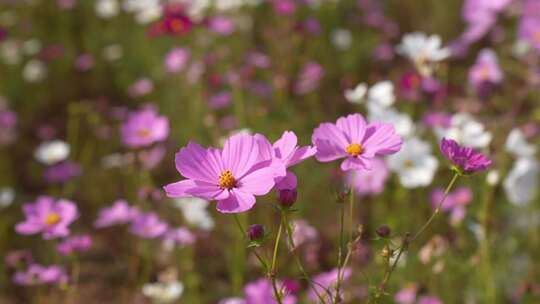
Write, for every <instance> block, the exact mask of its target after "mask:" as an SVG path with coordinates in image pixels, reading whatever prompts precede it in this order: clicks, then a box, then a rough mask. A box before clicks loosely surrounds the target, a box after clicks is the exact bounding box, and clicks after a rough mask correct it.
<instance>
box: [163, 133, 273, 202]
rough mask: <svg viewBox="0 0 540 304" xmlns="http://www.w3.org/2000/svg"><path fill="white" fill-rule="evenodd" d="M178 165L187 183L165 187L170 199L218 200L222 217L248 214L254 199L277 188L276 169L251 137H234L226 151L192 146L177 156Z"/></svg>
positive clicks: (238, 135) (182, 150) (226, 145)
mask: <svg viewBox="0 0 540 304" xmlns="http://www.w3.org/2000/svg"><path fill="white" fill-rule="evenodd" d="M175 162H176V169H177V170H178V171H179V172H180V174H182V176H184V177H186V178H187V179H185V180H182V181H179V182H176V183H172V184H169V185H167V186H165V187H164V189H165V191H166V193H167V196H169V197H175V198H177V197H198V198H202V199H206V200H216V201H217V210H218V211H219V212H222V213H239V212H244V211H247V210H249V209H251V208H252V207H253V205H254V204H255V195H265V194H267V193H268V192H270V190H271V189H272V187H274V176H275V169H274V168H273V167H271V166H270V163H271V160H269V159H267V158H265V157H263V155H262V154H261V152H260V148H259V140H257V138H256V137H255V136H252V135H247V134H237V135H233V136H232V137H230V138H229V139H227V141H225V145H224V148H223V150H220V149H215V148H208V149H205V148H203V147H201V146H200V145H198V144H196V143H192V142H190V143H189V144H188V145H187V146H186V147H185V148H182V149H181V150H180V152H178V153H176V158H175Z"/></svg>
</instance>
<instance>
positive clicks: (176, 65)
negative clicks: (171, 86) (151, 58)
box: [165, 48, 190, 74]
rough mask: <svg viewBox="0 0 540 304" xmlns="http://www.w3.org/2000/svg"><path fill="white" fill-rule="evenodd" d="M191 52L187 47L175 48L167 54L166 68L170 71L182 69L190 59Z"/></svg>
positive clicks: (175, 71)
mask: <svg viewBox="0 0 540 304" xmlns="http://www.w3.org/2000/svg"><path fill="white" fill-rule="evenodd" d="M189 57H190V53H189V50H188V49H186V48H174V49H172V50H170V51H169V52H168V53H167V55H165V70H167V72H168V73H171V74H172V73H178V72H180V71H182V70H183V69H184V68H185V67H186V65H187V63H188V60H189Z"/></svg>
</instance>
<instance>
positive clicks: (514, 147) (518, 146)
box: [504, 128, 536, 157]
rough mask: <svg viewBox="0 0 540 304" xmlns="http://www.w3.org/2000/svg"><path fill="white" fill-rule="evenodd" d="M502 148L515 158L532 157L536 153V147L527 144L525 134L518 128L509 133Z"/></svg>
mask: <svg viewBox="0 0 540 304" xmlns="http://www.w3.org/2000/svg"><path fill="white" fill-rule="evenodd" d="M504 148H505V150H506V151H507V152H509V153H511V154H513V155H514V156H517V157H526V156H532V155H534V154H535V153H536V147H535V146H534V145H531V144H529V143H528V142H527V139H526V138H525V134H523V132H522V131H521V130H520V129H518V128H515V129H513V130H512V131H510V133H509V134H508V137H507V138H506V143H505V144H504Z"/></svg>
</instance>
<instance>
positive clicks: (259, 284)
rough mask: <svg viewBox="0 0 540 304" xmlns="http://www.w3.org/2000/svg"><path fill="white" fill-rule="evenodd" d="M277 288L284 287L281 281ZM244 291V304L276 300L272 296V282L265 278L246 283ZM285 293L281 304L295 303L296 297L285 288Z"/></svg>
mask: <svg viewBox="0 0 540 304" xmlns="http://www.w3.org/2000/svg"><path fill="white" fill-rule="evenodd" d="M278 288H281V289H285V286H283V284H282V283H279V284H278ZM244 293H245V296H246V299H245V301H246V302H245V303H246V304H277V303H278V302H277V301H276V300H275V298H274V291H273V288H272V283H270V281H269V280H268V279H266V278H264V279H258V280H256V281H254V282H250V283H248V284H246V286H245V287H244ZM284 293H285V295H284V296H283V297H282V299H281V301H282V303H283V304H294V303H296V297H295V296H293V295H290V294H288V291H287V290H284Z"/></svg>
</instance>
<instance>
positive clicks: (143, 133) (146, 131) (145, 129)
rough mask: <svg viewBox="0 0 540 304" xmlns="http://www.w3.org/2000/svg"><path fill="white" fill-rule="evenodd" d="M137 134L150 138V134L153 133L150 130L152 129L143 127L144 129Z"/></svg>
mask: <svg viewBox="0 0 540 304" xmlns="http://www.w3.org/2000/svg"><path fill="white" fill-rule="evenodd" d="M137 134H138V135H139V137H141V138H148V137H150V135H151V134H152V133H151V132H150V130H148V129H147V128H143V129H140V130H139V131H138V132H137Z"/></svg>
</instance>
